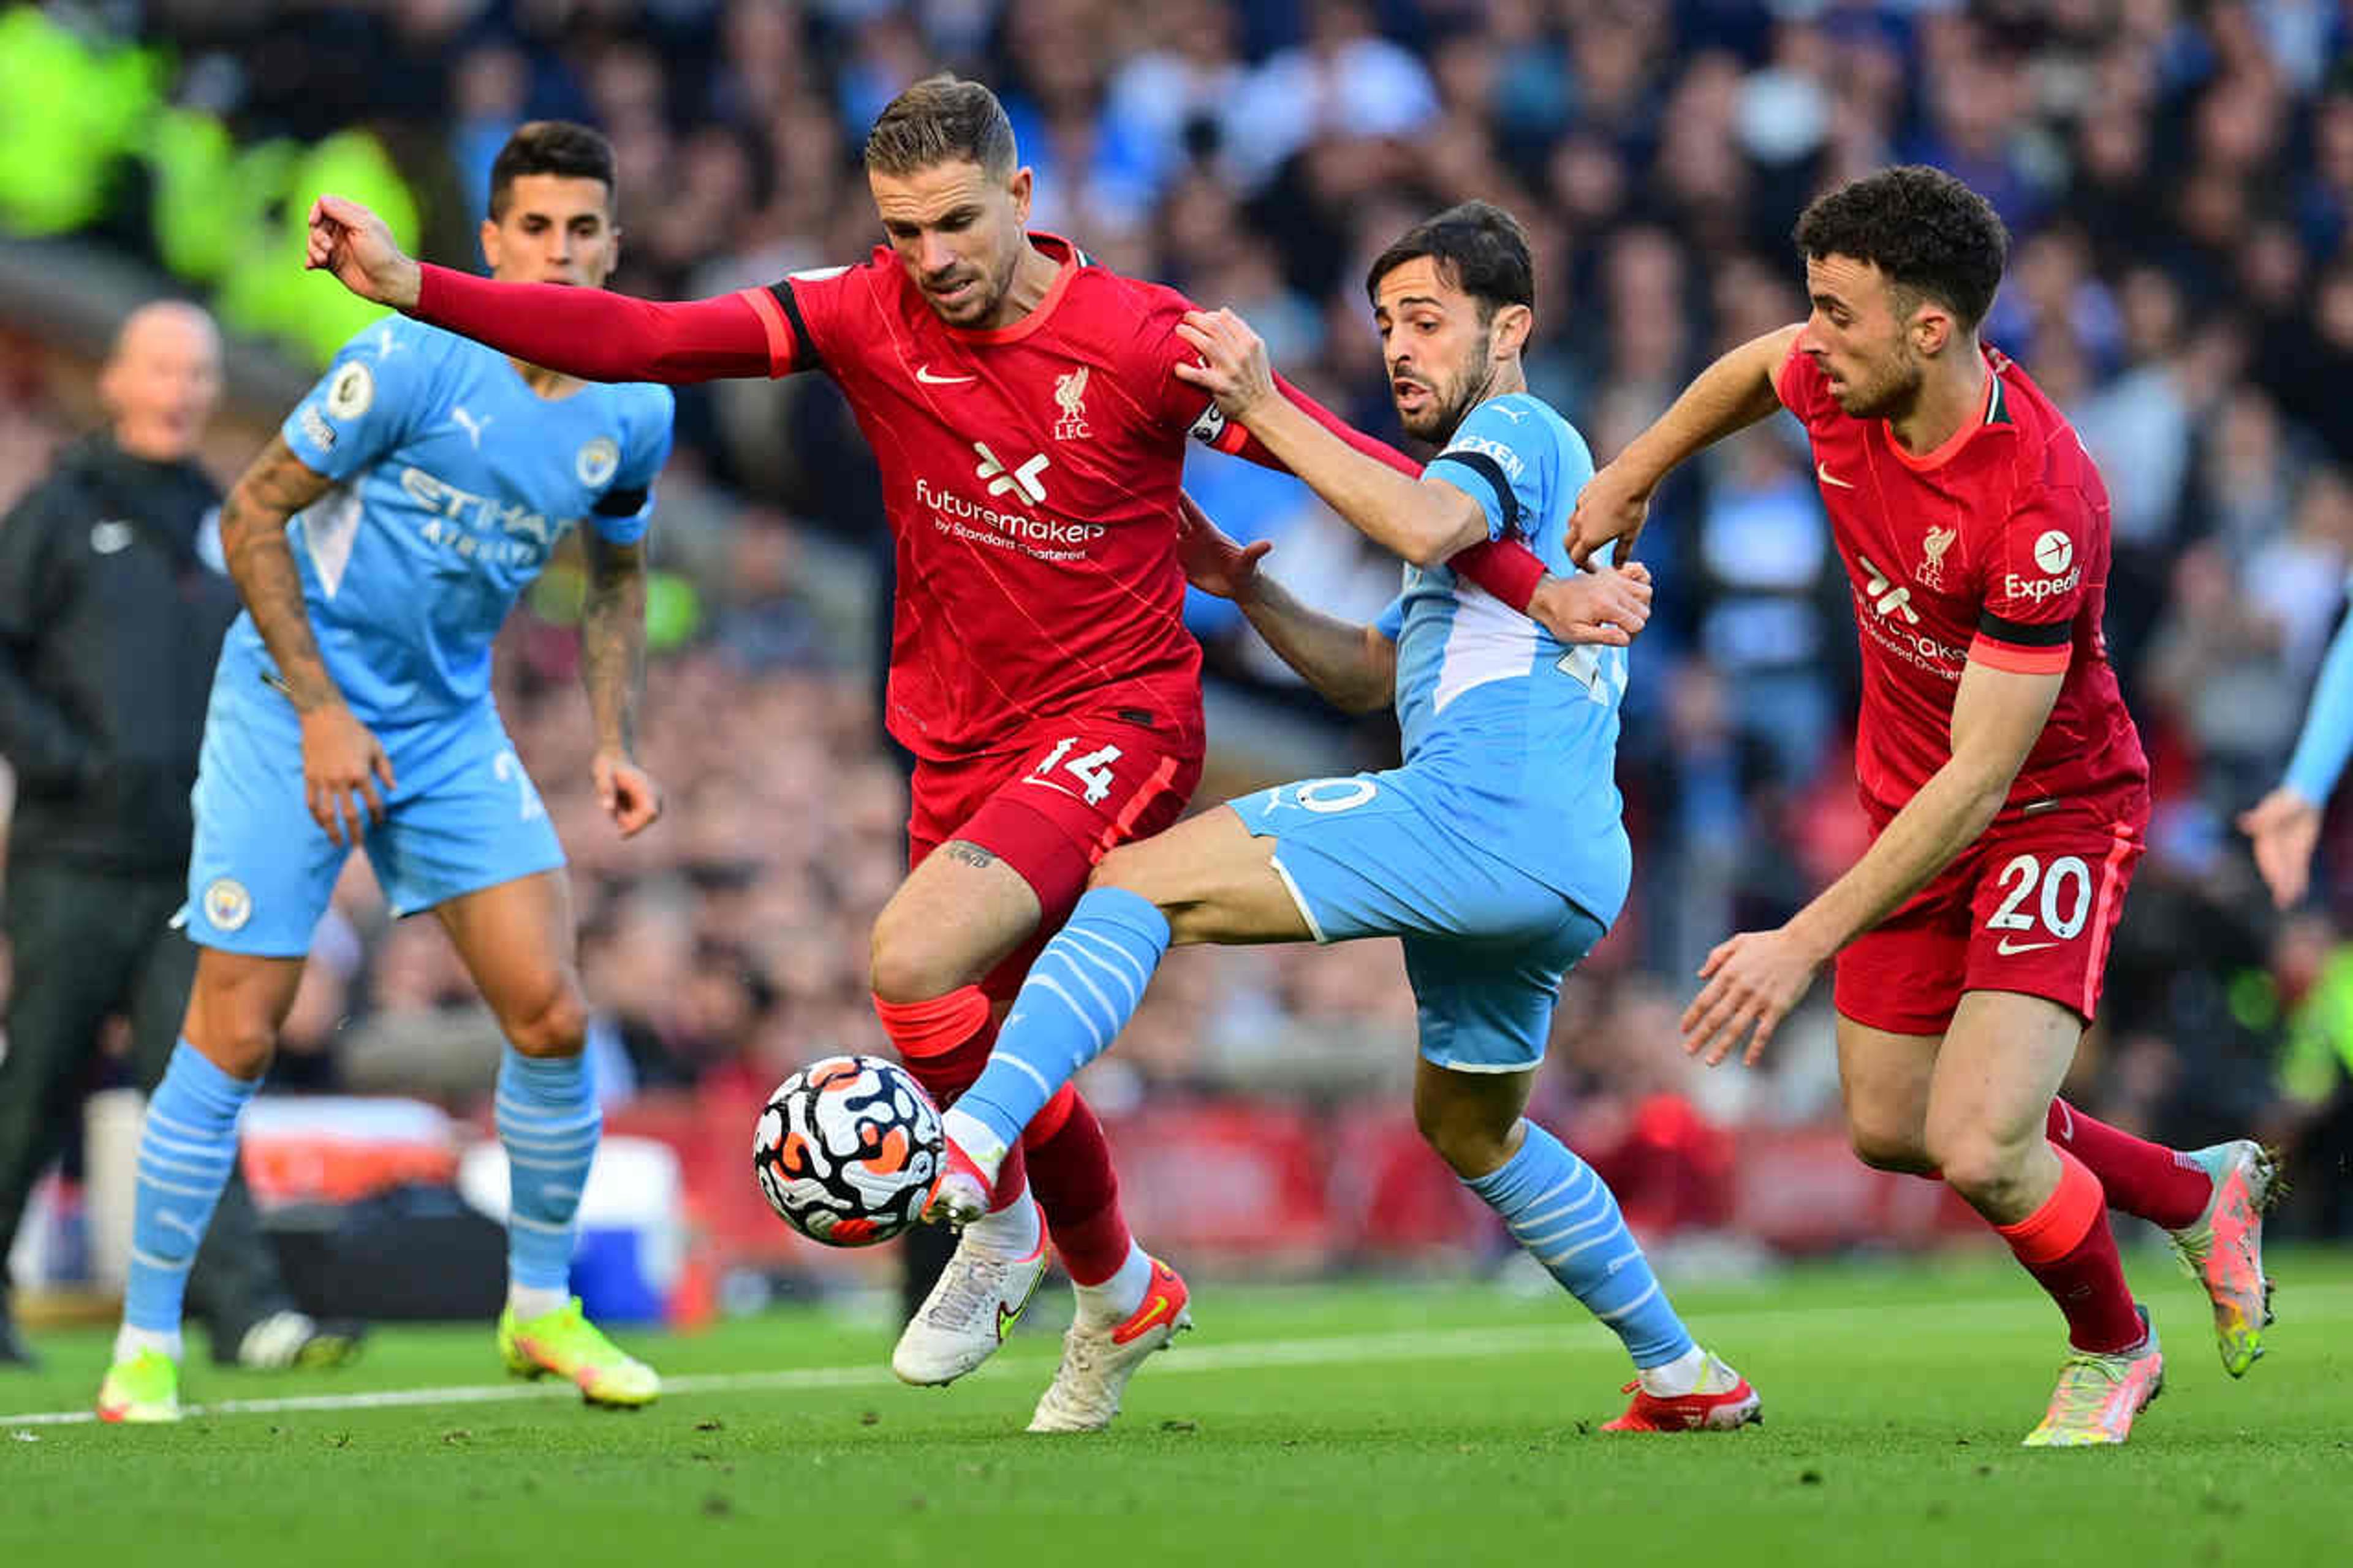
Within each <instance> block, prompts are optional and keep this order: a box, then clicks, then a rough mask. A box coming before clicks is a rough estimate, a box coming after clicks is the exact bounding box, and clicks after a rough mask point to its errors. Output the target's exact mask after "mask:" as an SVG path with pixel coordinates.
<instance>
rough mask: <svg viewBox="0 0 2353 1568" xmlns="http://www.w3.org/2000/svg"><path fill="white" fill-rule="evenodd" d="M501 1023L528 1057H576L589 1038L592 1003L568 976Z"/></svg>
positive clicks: (507, 1033) (516, 1045) (510, 1039)
mask: <svg viewBox="0 0 2353 1568" xmlns="http://www.w3.org/2000/svg"><path fill="white" fill-rule="evenodd" d="M501 1024H502V1025H503V1026H504V1027H505V1029H506V1037H507V1039H508V1040H509V1041H510V1042H512V1044H513V1046H514V1048H515V1049H516V1050H517V1051H519V1052H521V1053H522V1055H524V1056H527V1057H576V1056H578V1055H579V1054H580V1048H581V1047H582V1046H583V1045H584V1044H585V1043H586V1041H587V1038H588V1002H587V999H586V997H584V996H582V995H581V994H580V987H579V985H578V984H575V982H574V981H572V980H571V979H570V978H569V977H566V978H565V979H562V980H559V981H557V982H556V983H555V984H553V985H551V986H549V987H548V988H547V989H546V990H545V991H543V992H542V993H541V994H540V995H539V996H538V997H537V998H536V999H535V1000H534V1001H533V1004H532V1005H529V1006H527V1007H523V1008H519V1009H517V1010H516V1013H515V1015H514V1016H512V1017H509V1018H505V1019H501Z"/></svg>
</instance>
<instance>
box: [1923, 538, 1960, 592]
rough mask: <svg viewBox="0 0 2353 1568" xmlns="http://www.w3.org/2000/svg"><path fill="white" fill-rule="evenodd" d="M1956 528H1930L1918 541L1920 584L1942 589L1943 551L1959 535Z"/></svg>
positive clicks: (1948, 547)
mask: <svg viewBox="0 0 2353 1568" xmlns="http://www.w3.org/2000/svg"><path fill="white" fill-rule="evenodd" d="M1960 534H1961V531H1960V530H1959V529H1958V528H1957V527H1956V528H1931V529H1930V530H1928V531H1927V533H1926V536H1925V537H1923V538H1922V539H1921V541H1920V586H1922V587H1923V588H1936V589H1942V588H1943V587H1944V585H1945V552H1946V551H1947V550H1950V549H1951V548H1952V547H1953V541H1954V540H1956V539H1958V538H1959V537H1960Z"/></svg>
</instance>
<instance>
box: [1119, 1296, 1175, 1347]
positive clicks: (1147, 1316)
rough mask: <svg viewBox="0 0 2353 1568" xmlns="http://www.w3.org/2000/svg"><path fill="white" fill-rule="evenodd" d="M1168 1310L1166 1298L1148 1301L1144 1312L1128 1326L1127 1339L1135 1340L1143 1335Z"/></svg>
mask: <svg viewBox="0 0 2353 1568" xmlns="http://www.w3.org/2000/svg"><path fill="white" fill-rule="evenodd" d="M1167 1310H1168V1298H1167V1297H1166V1296H1155V1297H1154V1298H1152V1300H1149V1301H1146V1302H1145V1304H1144V1310H1143V1311H1142V1312H1141V1313H1139V1314H1137V1316H1136V1318H1135V1320H1134V1321H1133V1322H1131V1323H1129V1324H1128V1325H1127V1337H1128V1338H1129V1339H1131V1340H1132V1339H1134V1337H1135V1336H1136V1335H1138V1334H1140V1333H1142V1332H1143V1331H1145V1330H1146V1329H1148V1328H1150V1327H1151V1326H1152V1325H1153V1324H1155V1323H1156V1322H1158V1321H1160V1319H1161V1317H1162V1315H1163V1314H1165V1313H1166V1311H1167Z"/></svg>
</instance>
